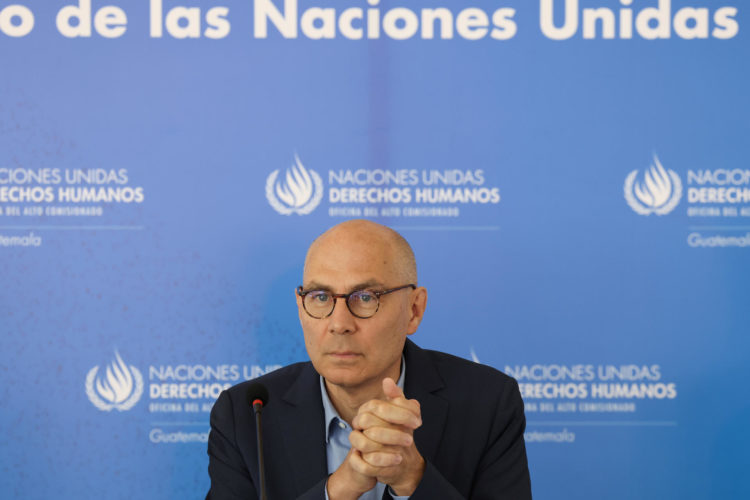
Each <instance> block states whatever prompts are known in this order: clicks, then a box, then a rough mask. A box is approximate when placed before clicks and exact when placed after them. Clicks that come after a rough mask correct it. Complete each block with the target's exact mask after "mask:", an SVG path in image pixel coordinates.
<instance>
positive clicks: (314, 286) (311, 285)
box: [304, 279, 384, 292]
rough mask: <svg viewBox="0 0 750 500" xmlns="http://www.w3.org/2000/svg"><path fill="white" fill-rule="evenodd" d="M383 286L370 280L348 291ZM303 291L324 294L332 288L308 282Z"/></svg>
mask: <svg viewBox="0 0 750 500" xmlns="http://www.w3.org/2000/svg"><path fill="white" fill-rule="evenodd" d="M383 287H384V285H383V283H382V282H381V281H379V280H376V279H370V280H367V281H362V282H360V283H357V284H356V285H354V286H352V287H351V288H350V289H349V291H350V292H354V291H357V290H364V289H366V288H383ZM304 289H305V290H324V291H326V292H332V291H333V288H332V287H330V286H328V285H325V284H323V283H320V282H318V281H310V282H309V283H307V285H306V286H305V287H304Z"/></svg>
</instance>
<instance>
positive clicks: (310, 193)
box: [266, 155, 323, 215]
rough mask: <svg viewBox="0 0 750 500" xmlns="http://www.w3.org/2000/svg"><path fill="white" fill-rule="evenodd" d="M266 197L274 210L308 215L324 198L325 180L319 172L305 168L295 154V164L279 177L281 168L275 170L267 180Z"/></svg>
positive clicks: (281, 212) (288, 213)
mask: <svg viewBox="0 0 750 500" xmlns="http://www.w3.org/2000/svg"><path fill="white" fill-rule="evenodd" d="M266 198H268V203H270V204H271V206H272V207H273V209H274V210H276V211H277V212H278V213H280V214H282V215H291V214H293V213H296V214H299V215H307V214H309V213H310V212H312V211H313V210H314V209H315V207H317V206H318V204H319V203H320V200H321V199H322V198H323V181H322V180H321V179H320V176H319V175H318V173H317V172H315V171H314V170H312V169H307V168H305V166H304V165H302V162H301V161H299V157H298V156H297V155H294V164H293V165H292V166H291V168H288V169H287V170H286V174H285V175H284V178H283V179H279V170H274V171H273V172H271V175H269V176H268V179H267V180H266Z"/></svg>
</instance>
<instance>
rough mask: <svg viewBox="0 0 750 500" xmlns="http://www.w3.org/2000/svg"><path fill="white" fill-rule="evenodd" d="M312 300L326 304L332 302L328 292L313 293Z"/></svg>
mask: <svg viewBox="0 0 750 500" xmlns="http://www.w3.org/2000/svg"><path fill="white" fill-rule="evenodd" d="M310 295H311V296H312V300H313V301H315V302H319V303H321V304H324V303H326V302H328V301H329V300H331V296H330V295H329V294H327V293H326V292H311V293H310Z"/></svg>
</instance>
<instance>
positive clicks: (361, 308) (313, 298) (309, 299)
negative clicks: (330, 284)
mask: <svg viewBox="0 0 750 500" xmlns="http://www.w3.org/2000/svg"><path fill="white" fill-rule="evenodd" d="M304 301H305V303H304V305H305V310H306V311H307V312H308V313H310V315H312V316H314V317H316V318H324V317H326V316H328V315H329V314H330V313H331V312H332V311H333V308H334V304H335V302H334V299H333V296H332V294H331V293H330V292H326V291H323V290H320V291H312V292H309V293H308V294H307V295H305V298H304ZM347 305H348V306H349V310H350V311H351V312H352V314H354V315H356V316H359V317H361V318H369V317H370V316H372V315H373V314H375V312H376V311H377V310H378V297H377V295H375V294H374V293H372V292H369V291H367V290H361V291H357V292H353V293H351V294H350V295H349V296H348V297H347Z"/></svg>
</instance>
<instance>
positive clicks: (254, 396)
mask: <svg viewBox="0 0 750 500" xmlns="http://www.w3.org/2000/svg"><path fill="white" fill-rule="evenodd" d="M247 402H248V403H249V404H250V406H252V407H253V411H254V412H255V432H256V433H257V435H258V473H259V475H260V498H261V500H268V497H267V496H266V465H265V461H264V460H263V432H262V426H261V418H260V414H261V411H262V410H263V406H265V405H266V404H267V403H268V389H266V386H265V385H263V384H261V383H259V382H253V383H252V384H250V387H248V388H247Z"/></svg>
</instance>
